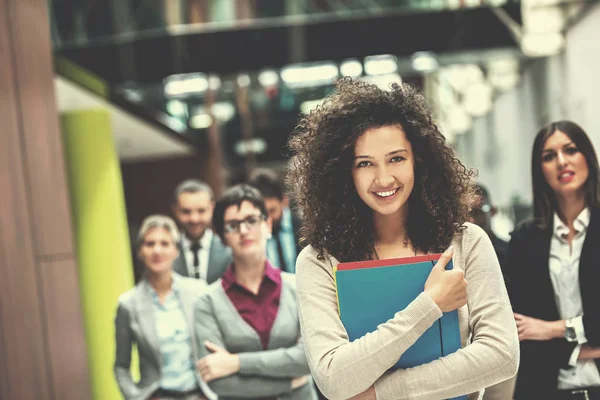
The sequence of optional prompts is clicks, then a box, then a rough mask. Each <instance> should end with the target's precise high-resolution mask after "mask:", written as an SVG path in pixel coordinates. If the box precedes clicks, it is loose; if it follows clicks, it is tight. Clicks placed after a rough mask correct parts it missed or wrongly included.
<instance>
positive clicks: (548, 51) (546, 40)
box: [521, 33, 565, 57]
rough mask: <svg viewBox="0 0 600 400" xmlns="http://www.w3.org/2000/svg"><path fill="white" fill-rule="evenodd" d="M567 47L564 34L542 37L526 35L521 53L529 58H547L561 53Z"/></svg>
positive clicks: (522, 40) (522, 42) (548, 34)
mask: <svg viewBox="0 0 600 400" xmlns="http://www.w3.org/2000/svg"><path fill="white" fill-rule="evenodd" d="M564 45H565V37H564V36H563V34H562V33H546V34H541V35H536V34H525V35H523V38H522V39H521V51H523V54H525V55H526V56H528V57H546V56H551V55H555V54H558V53H560V52H561V50H562V49H563V47H564Z"/></svg>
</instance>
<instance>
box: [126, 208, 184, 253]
mask: <svg viewBox="0 0 600 400" xmlns="http://www.w3.org/2000/svg"><path fill="white" fill-rule="evenodd" d="M155 228H163V229H164V230H166V231H167V232H169V234H170V235H171V239H173V243H175V244H177V243H178V242H179V229H177V224H175V221H173V220H172V219H171V218H169V217H167V216H166V215H161V214H154V215H150V216H148V217H146V218H145V219H144V222H142V227H141V228H140V230H139V232H138V235H137V241H136V247H137V248H138V249H139V247H140V245H141V244H142V242H143V241H144V237H145V236H146V234H147V233H148V232H149V231H150V230H152V229H155Z"/></svg>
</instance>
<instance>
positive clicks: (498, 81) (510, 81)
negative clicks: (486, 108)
mask: <svg viewBox="0 0 600 400" xmlns="http://www.w3.org/2000/svg"><path fill="white" fill-rule="evenodd" d="M489 81H490V83H491V84H492V86H494V87H495V88H496V89H498V90H500V91H502V92H505V91H507V90H510V89H512V88H514V87H516V86H517V84H518V83H519V74H518V73H508V74H491V75H490V77H489Z"/></svg>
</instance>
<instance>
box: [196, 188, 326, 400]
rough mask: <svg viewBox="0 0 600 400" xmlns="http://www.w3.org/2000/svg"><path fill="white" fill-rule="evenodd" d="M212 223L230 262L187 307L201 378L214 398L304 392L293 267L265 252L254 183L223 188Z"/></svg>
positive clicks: (295, 397) (310, 392) (293, 399)
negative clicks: (279, 264)
mask: <svg viewBox="0 0 600 400" xmlns="http://www.w3.org/2000/svg"><path fill="white" fill-rule="evenodd" d="M213 226H214V229H215V232H216V233H217V234H218V235H219V236H220V237H221V238H222V240H223V243H225V244H226V245H227V246H229V247H231V250H232V254H233V263H232V264H231V266H230V267H229V269H228V270H227V271H226V272H225V274H224V275H223V277H222V278H221V279H220V280H218V281H216V282H215V283H213V284H212V285H210V286H209V288H208V290H207V291H206V293H204V295H203V296H201V297H200V299H199V300H198V301H197V303H196V307H195V321H196V343H197V346H198V349H199V356H200V359H199V360H198V362H197V368H198V370H199V372H200V375H201V376H202V379H203V380H204V381H205V382H207V383H208V385H209V386H210V387H211V389H212V390H213V391H214V392H215V393H216V394H217V395H218V396H219V399H220V400H229V399H239V398H245V399H248V398H256V399H258V398H260V399H275V398H279V399H285V400H305V399H306V400H309V399H310V400H312V399H316V398H317V396H316V391H315V389H314V386H313V385H312V380H311V378H310V375H309V373H310V371H309V368H308V362H307V360H306V356H305V355H304V347H303V345H302V342H301V341H300V324H299V321H298V310H297V305H296V286H295V280H294V275H292V274H288V273H286V272H282V271H280V270H279V269H276V268H274V267H273V266H272V265H271V263H270V262H269V261H268V260H267V258H266V246H267V239H268V238H269V236H270V234H271V221H270V220H269V219H268V218H267V210H266V208H265V203H264V200H263V198H262V196H261V195H260V193H259V192H258V190H256V189H254V188H252V187H251V186H248V185H237V186H234V187H232V188H230V189H228V190H227V191H226V192H225V193H224V194H223V196H222V197H221V198H220V199H219V200H218V201H217V203H216V206H215V210H214V214H213Z"/></svg>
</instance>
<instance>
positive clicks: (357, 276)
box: [334, 254, 466, 399]
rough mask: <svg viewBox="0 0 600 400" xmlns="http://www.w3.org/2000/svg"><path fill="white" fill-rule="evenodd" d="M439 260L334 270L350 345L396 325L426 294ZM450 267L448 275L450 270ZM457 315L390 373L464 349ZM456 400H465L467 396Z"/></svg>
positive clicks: (428, 333)
mask: <svg viewBox="0 0 600 400" xmlns="http://www.w3.org/2000/svg"><path fill="white" fill-rule="evenodd" d="M440 256H441V254H433V255H427V256H416V257H407V258H397V259H389V260H377V261H362V262H352V263H342V264H339V265H338V266H337V267H336V268H335V271H334V273H335V281H336V287H337V297H338V307H339V313H340V318H341V320H342V323H343V324H344V327H345V328H346V331H347V332H348V336H349V338H350V340H351V341H353V340H355V339H359V338H361V337H363V336H364V335H365V334H367V333H369V332H373V331H375V330H376V329H377V326H378V325H380V324H382V323H384V322H386V321H388V320H390V319H392V318H393V317H394V315H395V314H396V313H397V312H398V311H401V310H403V309H404V308H406V307H407V306H408V305H409V304H410V303H411V302H412V301H413V300H414V299H415V298H416V297H417V296H418V295H419V294H421V293H422V292H423V289H424V287H425V281H427V278H428V277H429V273H430V272H431V269H432V268H433V266H434V265H435V264H436V263H437V260H438V259H439V258H440ZM452 266H453V265H452V261H450V262H449V263H448V265H446V269H452ZM460 347H461V341H460V331H459V326H458V311H456V310H455V311H451V312H448V313H444V314H443V316H442V317H441V318H440V319H439V320H437V321H436V322H435V323H434V324H433V325H432V326H431V327H430V328H429V329H428V330H427V331H426V332H425V333H424V334H423V335H422V336H421V337H420V338H419V339H418V340H417V341H416V342H415V343H414V344H413V345H412V346H411V347H410V348H409V349H408V350H406V352H404V354H402V356H401V357H400V359H399V360H398V362H397V363H396V364H395V365H394V366H393V367H392V369H397V368H411V367H415V366H418V365H421V364H425V363H428V362H430V361H433V360H436V359H438V358H440V357H442V356H444V355H447V354H451V353H453V352H455V351H456V350H458V349H460ZM456 399H466V396H461V397H457V398H456Z"/></svg>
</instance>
